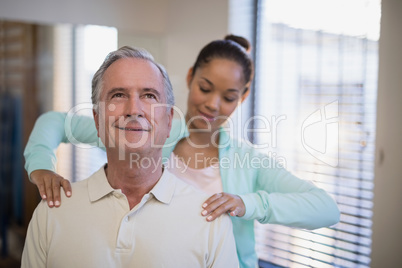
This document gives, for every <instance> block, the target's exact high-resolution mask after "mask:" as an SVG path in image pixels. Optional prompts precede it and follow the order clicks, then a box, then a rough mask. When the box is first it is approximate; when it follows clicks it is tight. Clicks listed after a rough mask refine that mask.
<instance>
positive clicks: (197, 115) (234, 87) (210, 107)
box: [186, 59, 248, 131]
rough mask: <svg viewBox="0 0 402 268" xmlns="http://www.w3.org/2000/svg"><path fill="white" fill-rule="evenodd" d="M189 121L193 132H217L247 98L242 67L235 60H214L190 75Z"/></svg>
mask: <svg viewBox="0 0 402 268" xmlns="http://www.w3.org/2000/svg"><path fill="white" fill-rule="evenodd" d="M187 85H188V87H189V90H190V92H189V96H188V101H187V115H186V119H187V122H188V123H189V127H190V128H193V129H194V128H196V129H210V130H212V131H213V130H216V129H218V128H219V126H221V125H222V124H223V123H224V122H225V121H226V120H227V119H228V117H229V116H230V115H231V114H232V113H233V111H234V110H235V109H236V107H237V106H238V105H239V104H240V103H241V102H242V101H243V100H244V99H245V98H246V96H247V95H248V92H247V94H243V93H244V90H245V87H246V84H245V81H244V77H243V69H242V67H241V66H240V65H239V64H238V63H236V62H235V61H232V60H226V59H213V60H211V61H210V62H209V63H207V64H204V65H202V67H199V68H198V69H197V70H196V71H195V73H194V75H192V69H190V70H189V72H188V75H187Z"/></svg>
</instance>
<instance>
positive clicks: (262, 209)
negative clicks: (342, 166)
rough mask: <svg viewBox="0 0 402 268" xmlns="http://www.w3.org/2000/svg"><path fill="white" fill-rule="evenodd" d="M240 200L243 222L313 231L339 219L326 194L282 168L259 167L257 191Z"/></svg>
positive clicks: (338, 214) (337, 212) (336, 207)
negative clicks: (243, 210) (257, 222)
mask: <svg viewBox="0 0 402 268" xmlns="http://www.w3.org/2000/svg"><path fill="white" fill-rule="evenodd" d="M241 198H242V199H243V201H244V203H245V206H246V213H245V215H244V219H257V220H258V221H259V222H261V223H272V224H281V225H286V226H291V227H297V228H304V229H316V228H321V227H328V226H331V225H334V224H336V223H338V222H339V218H340V212H339V209H338V206H337V204H336V202H335V200H334V199H333V198H332V197H331V196H329V194H327V193H326V192H325V191H324V190H323V189H320V188H318V187H316V186H315V185H313V184H312V183H310V182H308V181H304V180H301V179H299V178H297V177H296V176H294V175H293V174H291V173H290V172H288V171H287V170H286V169H284V168H283V167H278V166H277V167H273V168H270V169H267V168H260V169H259V170H258V177H257V181H256V191H255V192H254V193H249V194H245V195H241Z"/></svg>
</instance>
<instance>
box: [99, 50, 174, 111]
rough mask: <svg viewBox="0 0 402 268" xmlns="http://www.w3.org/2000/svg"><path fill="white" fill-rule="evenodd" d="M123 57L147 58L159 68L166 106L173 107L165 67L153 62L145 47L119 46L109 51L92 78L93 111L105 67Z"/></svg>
mask: <svg viewBox="0 0 402 268" xmlns="http://www.w3.org/2000/svg"><path fill="white" fill-rule="evenodd" d="M125 58H135V59H142V60H147V61H150V62H152V63H153V64H154V65H155V66H156V67H157V68H158V69H159V71H160V72H161V74H162V78H163V86H164V88H165V93H166V104H168V106H169V107H168V108H170V107H173V105H174V95H173V88H172V84H171V83H170V79H169V75H168V74H167V72H166V70H165V68H164V67H163V66H162V65H161V64H159V63H157V62H155V60H154V58H153V57H152V55H151V54H150V53H149V52H148V51H146V50H145V49H139V48H133V47H129V46H124V47H121V48H119V49H118V50H116V51H112V52H110V53H109V54H108V55H107V56H106V58H105V60H104V61H103V63H102V65H101V66H100V67H99V69H98V70H97V71H96V73H95V75H94V77H93V79H92V104H93V105H94V109H95V111H98V109H99V101H100V95H101V92H102V86H103V76H104V74H105V72H106V70H107V68H109V66H110V65H112V63H113V62H115V61H117V60H119V59H125Z"/></svg>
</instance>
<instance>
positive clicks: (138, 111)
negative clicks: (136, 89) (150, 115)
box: [125, 96, 144, 117]
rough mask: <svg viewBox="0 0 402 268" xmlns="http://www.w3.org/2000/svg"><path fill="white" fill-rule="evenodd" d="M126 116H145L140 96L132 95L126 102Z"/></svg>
mask: <svg viewBox="0 0 402 268" xmlns="http://www.w3.org/2000/svg"><path fill="white" fill-rule="evenodd" d="M125 108H126V110H125V114H126V116H128V117H130V116H144V111H143V106H142V102H141V100H140V98H139V97H137V96H133V97H130V98H129V100H128V102H127V103H126V107H125Z"/></svg>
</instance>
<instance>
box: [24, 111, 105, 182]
mask: <svg viewBox="0 0 402 268" xmlns="http://www.w3.org/2000/svg"><path fill="white" fill-rule="evenodd" d="M62 142H63V143H74V144H78V143H86V144H90V145H91V146H99V147H101V148H102V149H104V146H103V144H102V143H101V142H100V140H99V138H98V135H97V130H96V128H95V123H94V120H93V118H91V117H89V116H83V115H71V116H70V115H67V114H66V113H60V112H47V113H45V114H42V115H41V116H40V117H39V118H38V119H37V120H36V123H35V126H34V128H33V130H32V133H31V135H30V136H29V140H28V143H27V145H26V147H25V150H24V157H25V169H26V171H27V172H28V175H30V174H31V172H32V171H34V170H37V169H47V170H52V171H55V169H56V167H55V166H56V160H57V159H56V149H57V147H58V146H59V144H60V143H62Z"/></svg>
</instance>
